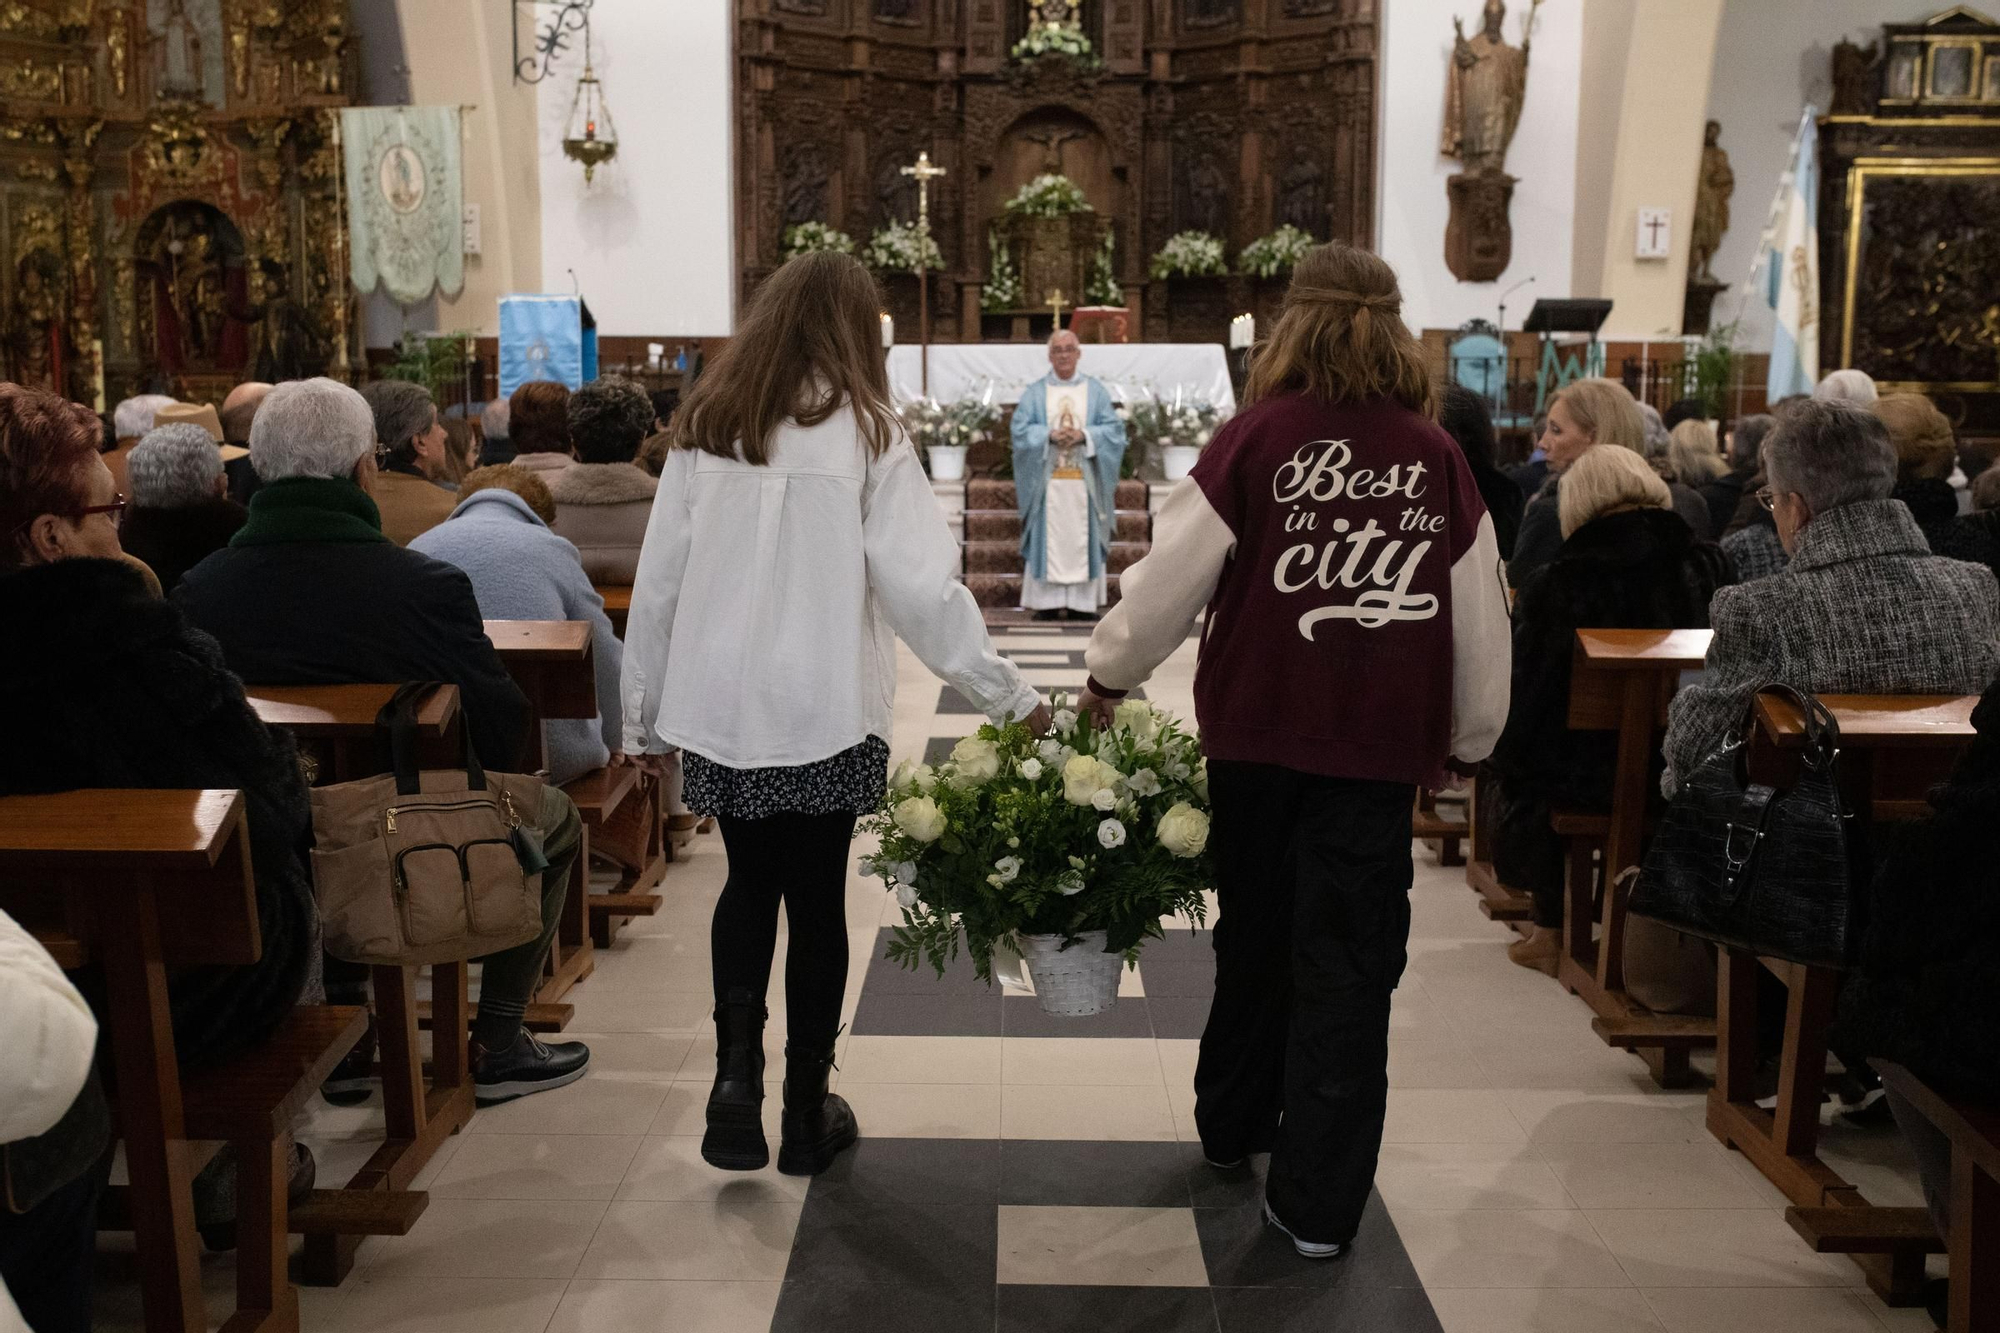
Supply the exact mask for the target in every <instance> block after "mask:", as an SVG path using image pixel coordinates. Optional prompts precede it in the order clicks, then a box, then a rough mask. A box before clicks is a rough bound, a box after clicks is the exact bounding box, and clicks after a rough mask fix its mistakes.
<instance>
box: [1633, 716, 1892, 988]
mask: <svg viewBox="0 0 2000 1333" xmlns="http://www.w3.org/2000/svg"><path fill="white" fill-rule="evenodd" d="M1764 690H1765V691H1768V692H1770V693H1775V694H1782V695H1785V696H1788V697H1789V698H1790V699H1791V700H1792V701H1793V702H1794V703H1795V704H1797V705H1798V709H1799V713H1800V716H1802V717H1803V718H1804V719H1805V728H1806V738H1805V748H1804V751H1803V753H1802V755H1801V762H1800V766H1799V777H1798V781H1797V782H1795V783H1794V784H1793V785H1792V786H1791V788H1790V789H1789V790H1784V791H1780V790H1778V789H1777V788H1775V787H1769V786H1765V785H1764V784H1762V783H1753V782H1751V781H1750V780H1749V778H1748V775H1747V773H1746V771H1745V765H1744V759H1745V756H1746V754H1747V752H1748V749H1749V737H1750V728H1751V727H1754V726H1756V702H1755V695H1754V694H1753V695H1752V699H1751V705H1750V709H1749V713H1748V716H1747V717H1746V719H1745V724H1746V725H1745V726H1744V727H1743V728H1741V729H1740V730H1739V731H1738V732H1737V733H1736V734H1735V735H1733V736H1730V737H1729V738H1727V739H1725V740H1724V741H1723V743H1722V744H1721V745H1720V746H1718V747H1717V748H1716V750H1715V752H1714V753H1712V754H1710V755H1709V756H1708V758H1706V759H1704V760H1703V761H1702V762H1701V764H1700V766H1699V767H1697V768H1696V769H1695V770H1694V772H1692V773H1690V774H1688V775H1687V776H1686V777H1685V778H1683V779H1682V781H1681V786H1680V791H1679V792H1678V793H1677V794H1676V795H1675V797H1674V799H1673V802H1672V803H1671V804H1670V805H1669V806H1668V807H1667V812H1666V817H1665V818H1664V819H1663V820H1662V821H1661V824H1660V828H1659V832H1658V833H1656V834H1655V835H1654V837H1653V844H1652V846H1651V847H1650V848H1648V849H1647V852H1646V859H1645V862H1644V864H1643V865H1642V866H1641V867H1640V870H1639V880H1638V883H1637V885H1636V886H1635V887H1634V888H1633V890H1632V899H1631V904H1630V910H1631V911H1632V912H1634V913H1636V914H1637V915H1639V916H1644V917H1651V918H1652V919H1653V920H1655V921H1659V922H1661V923H1662V924H1664V925H1667V926H1671V927H1672V928H1673V929H1675V930H1679V931H1683V932H1685V933H1687V934H1689V935H1696V936H1699V937H1701V938H1702V939H1706V940H1713V941H1714V942H1715V943H1717V944H1720V945H1725V946H1728V947H1730V948H1734V949H1742V950H1744V951H1746V952H1749V953H1755V954H1761V955H1764V956H1766V957H1771V958H1782V959H1786V960H1788V961H1791V962H1795V963H1808V964H1812V965H1815V966H1820V967H1844V966H1846V964H1847V962H1848V958H1849V947H1850V941H1851V939H1852V917H1853V911H1854V896H1853V895H1854V889H1853V885H1854V880H1853V878H1852V875H1851V869H1850V863H1849V843H1850V840H1851V836H1852V830H1851V827H1850V818H1849V814H1848V812H1847V810H1846V809H1845V808H1844V807H1843V805H1842V803H1841V798H1840V784H1839V780H1838V763H1839V758H1840V726H1839V724H1838V723H1836V722H1835V721H1834V719H1833V715H1832V714H1831V713H1829V712H1827V710H1826V707H1825V705H1823V704H1821V703H1820V701H1819V700H1818V699H1816V698H1814V697H1813V696H1812V695H1810V694H1807V693H1804V692H1802V691H1799V690H1796V689H1793V688H1792V687H1790V686H1788V685H1767V686H1765V687H1764Z"/></svg>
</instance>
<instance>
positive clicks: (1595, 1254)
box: [1394, 1208, 1631, 1288]
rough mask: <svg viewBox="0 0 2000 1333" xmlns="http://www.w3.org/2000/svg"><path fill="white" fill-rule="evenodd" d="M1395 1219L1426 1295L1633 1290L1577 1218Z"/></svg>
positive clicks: (1500, 1214) (1440, 1215) (1554, 1214)
mask: <svg viewBox="0 0 2000 1333" xmlns="http://www.w3.org/2000/svg"><path fill="white" fill-rule="evenodd" d="M1394 1218H1395V1222H1396V1230H1397V1232H1398V1233H1399V1234H1400V1235H1401V1236H1402V1238H1403V1245H1404V1247H1405V1248H1406V1249H1408V1250H1409V1252H1410V1262H1411V1263H1413V1264H1414V1265H1415V1266H1416V1270H1417V1276H1418V1277H1419V1278H1420V1279H1422V1281H1423V1284H1424V1286H1425V1287H1427V1288H1440V1287H1617V1286H1630V1285H1631V1283H1630V1281H1629V1279H1627V1277H1626V1276H1625V1270H1624V1269H1623V1268H1621V1267H1619V1264H1618V1260H1617V1259H1615V1258H1613V1257H1612V1254H1611V1251H1610V1250H1609V1249H1607V1248H1606V1247H1605V1244H1604V1242H1603V1241H1602V1240H1601V1239H1599V1238H1598V1234H1597V1232H1596V1231H1595V1230H1594V1229H1593V1228H1592V1227H1591V1225H1590V1222H1589V1220H1588V1219H1587V1218H1586V1217H1585V1216H1584V1214H1582V1213H1580V1212H1575V1211H1539V1210H1533V1211H1530V1210H1519V1209H1489V1210H1480V1211H1426V1210H1422V1209H1413V1208H1403V1209H1398V1210H1396V1212H1395V1214H1394Z"/></svg>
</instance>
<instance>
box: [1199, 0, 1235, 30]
mask: <svg viewBox="0 0 2000 1333" xmlns="http://www.w3.org/2000/svg"><path fill="white" fill-rule="evenodd" d="M1186 2H1187V11H1186V23H1187V26H1188V27H1190V28H1220V27H1223V26H1224V25H1226V24H1230V23H1235V22H1237V21H1238V20H1239V19H1241V18H1242V17H1243V14H1242V0H1186Z"/></svg>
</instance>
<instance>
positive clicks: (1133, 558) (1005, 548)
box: [965, 541, 1149, 574]
mask: <svg viewBox="0 0 2000 1333" xmlns="http://www.w3.org/2000/svg"><path fill="white" fill-rule="evenodd" d="M1148 549H1149V548H1148V547H1147V545H1146V544H1145V543H1144V542H1113V543H1112V544H1111V560H1110V572H1111V573H1113V574H1117V573H1121V572H1123V571H1124V570H1127V569H1130V568H1131V567H1132V566H1133V565H1135V564H1137V563H1138V562H1139V560H1140V559H1141V558H1142V557H1143V556H1144V555H1145V554H1146V551H1147V550H1148ZM965 572H966V573H967V574H1018V573H1020V572H1021V544H1020V543H1019V542H1017V541H999V542H986V541H974V542H967V543H966V544H965Z"/></svg>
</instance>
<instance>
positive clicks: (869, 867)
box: [854, 856, 876, 879]
mask: <svg viewBox="0 0 2000 1333" xmlns="http://www.w3.org/2000/svg"><path fill="white" fill-rule="evenodd" d="M854 868H855V871H856V872H857V873H858V874H860V876H861V878H863V879H873V878H875V875H876V870H875V861H874V858H873V857H867V856H864V857H862V858H861V860H860V862H859V863H858V864H857V865H856V866H855V867H854Z"/></svg>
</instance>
